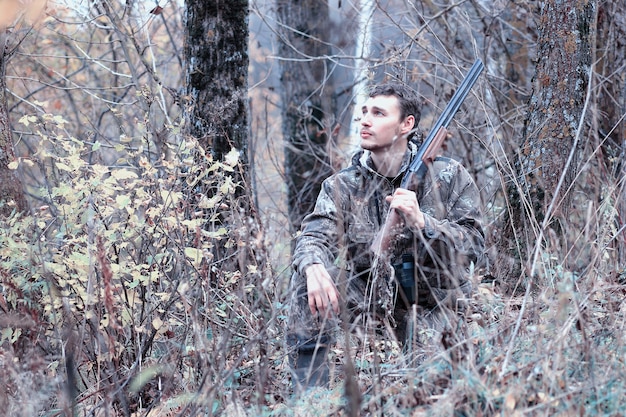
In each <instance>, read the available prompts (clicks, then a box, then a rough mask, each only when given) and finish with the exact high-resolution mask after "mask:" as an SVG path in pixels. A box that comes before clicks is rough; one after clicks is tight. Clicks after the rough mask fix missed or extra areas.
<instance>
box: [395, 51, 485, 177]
mask: <svg viewBox="0 0 626 417" xmlns="http://www.w3.org/2000/svg"><path fill="white" fill-rule="evenodd" d="M484 68H485V65H483V62H482V61H481V60H480V59H477V60H476V61H475V62H474V65H472V68H471V69H470V70H469V72H468V73H467V75H466V76H465V79H463V82H462V83H461V85H460V86H459V88H458V89H457V90H456V92H455V93H454V95H453V96H452V99H451V100H450V102H449V103H448V105H447V106H446V108H445V109H443V113H441V116H439V118H438V119H437V121H436V122H435V124H434V125H433V127H432V129H430V132H429V133H428V136H427V137H426V139H424V143H422V146H420V148H419V149H418V151H417V155H415V159H413V162H412V163H411V166H410V167H409V169H408V171H407V173H406V175H405V176H404V178H402V182H401V184H400V187H401V188H407V186H408V185H409V184H410V182H411V177H412V176H414V175H415V176H416V177H417V178H418V179H421V178H423V176H424V173H425V172H426V163H428V162H431V161H433V160H434V159H435V158H436V157H437V152H439V148H440V147H441V145H442V144H443V141H444V140H445V139H446V136H447V133H448V132H447V127H448V126H449V125H450V122H451V121H452V118H453V117H454V115H455V114H456V112H457V111H458V110H459V108H460V107H461V104H463V101H465V98H466V97H467V95H468V94H469V92H470V90H471V89H472V87H473V86H474V84H475V83H476V80H477V79H478V76H479V75H480V73H481V72H482V71H483V69H484Z"/></svg>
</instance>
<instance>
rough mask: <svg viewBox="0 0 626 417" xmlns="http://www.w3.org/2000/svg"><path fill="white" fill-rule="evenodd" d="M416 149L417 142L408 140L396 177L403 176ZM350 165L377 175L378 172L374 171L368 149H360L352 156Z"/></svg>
mask: <svg viewBox="0 0 626 417" xmlns="http://www.w3.org/2000/svg"><path fill="white" fill-rule="evenodd" d="M417 151H418V144H417V143H416V142H415V141H412V140H410V141H409V142H408V145H407V151H406V152H405V153H404V157H403V158H402V165H401V166H400V172H398V175H397V176H396V178H398V177H400V176H403V175H404V174H405V173H406V171H407V170H408V169H409V166H410V164H411V161H412V160H413V158H414V157H415V155H416V154H417ZM352 165H353V166H355V167H357V168H359V167H360V168H361V169H364V170H366V171H368V172H369V173H371V174H374V175H378V176H380V174H379V173H378V172H377V171H376V168H375V167H374V163H373V162H372V156H371V152H370V151H368V150H364V149H361V150H359V151H358V152H357V153H356V154H355V155H354V156H353V157H352Z"/></svg>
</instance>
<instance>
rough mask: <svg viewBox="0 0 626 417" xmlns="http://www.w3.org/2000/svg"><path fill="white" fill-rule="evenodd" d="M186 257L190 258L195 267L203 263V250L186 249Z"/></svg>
mask: <svg viewBox="0 0 626 417" xmlns="http://www.w3.org/2000/svg"><path fill="white" fill-rule="evenodd" d="M185 256H186V257H188V258H190V259H191V261H192V262H193V264H194V266H195V267H198V266H200V262H202V250H200V249H196V248H185Z"/></svg>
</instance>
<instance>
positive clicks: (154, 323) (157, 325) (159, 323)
mask: <svg viewBox="0 0 626 417" xmlns="http://www.w3.org/2000/svg"><path fill="white" fill-rule="evenodd" d="M161 326H163V320H161V318H159V317H155V318H154V319H153V320H152V327H154V329H155V330H159V329H160V328H161Z"/></svg>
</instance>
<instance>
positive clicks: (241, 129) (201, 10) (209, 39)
mask: <svg viewBox="0 0 626 417" xmlns="http://www.w3.org/2000/svg"><path fill="white" fill-rule="evenodd" d="M186 10H187V18H186V22H185V24H186V32H187V33H186V39H185V47H184V55H185V65H186V71H187V78H186V85H185V90H186V94H185V96H186V99H187V100H188V101H189V103H188V106H187V107H186V109H185V112H186V114H185V115H186V121H187V130H188V133H189V134H190V135H192V136H194V137H196V138H198V139H199V140H200V144H201V145H202V146H204V147H205V149H207V150H210V151H211V152H212V154H213V156H214V157H215V158H216V159H217V160H221V159H222V158H223V156H224V155H226V154H227V153H228V152H229V151H230V150H231V149H232V148H233V147H234V148H236V149H237V150H239V151H240V152H241V158H240V159H241V161H243V163H244V165H245V167H246V169H244V172H246V171H247V166H248V155H247V148H248V146H247V144H248V98H247V95H248V64H249V57H248V1H247V0H234V1H229V2H219V1H217V2H216V1H203V0H187V3H186ZM237 180H239V181H243V182H244V183H247V181H245V178H237ZM240 192H243V189H242V190H240Z"/></svg>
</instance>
